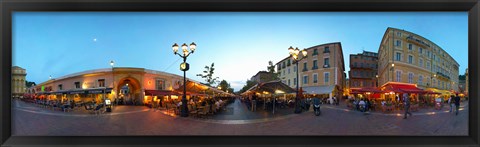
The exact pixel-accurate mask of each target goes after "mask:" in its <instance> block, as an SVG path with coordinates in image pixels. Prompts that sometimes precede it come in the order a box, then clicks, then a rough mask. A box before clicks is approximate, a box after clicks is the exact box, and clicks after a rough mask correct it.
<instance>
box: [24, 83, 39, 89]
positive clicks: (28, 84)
mask: <svg viewBox="0 0 480 147" xmlns="http://www.w3.org/2000/svg"><path fill="white" fill-rule="evenodd" d="M25 85H26V86H27V88H30V87H32V86H33V85H37V84H36V83H35V82H31V81H25Z"/></svg>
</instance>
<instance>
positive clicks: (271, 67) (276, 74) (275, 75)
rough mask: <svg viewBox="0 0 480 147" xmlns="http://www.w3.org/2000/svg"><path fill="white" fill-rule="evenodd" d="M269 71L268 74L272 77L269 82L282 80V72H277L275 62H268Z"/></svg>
mask: <svg viewBox="0 0 480 147" xmlns="http://www.w3.org/2000/svg"><path fill="white" fill-rule="evenodd" d="M267 69H268V72H269V73H270V74H271V75H272V76H271V77H270V78H269V79H268V81H272V80H280V77H279V75H280V71H279V72H275V65H273V62H272V61H268V66H267Z"/></svg>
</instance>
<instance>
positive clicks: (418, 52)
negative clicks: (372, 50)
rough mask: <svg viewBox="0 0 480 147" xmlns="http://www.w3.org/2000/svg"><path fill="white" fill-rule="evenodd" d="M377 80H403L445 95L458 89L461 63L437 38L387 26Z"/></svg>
mask: <svg viewBox="0 0 480 147" xmlns="http://www.w3.org/2000/svg"><path fill="white" fill-rule="evenodd" d="M378 56H379V66H378V74H379V78H378V82H379V85H384V84H385V83H387V82H401V83H412V84H416V85H417V87H419V88H422V89H427V90H432V91H437V92H440V93H443V94H445V95H448V94H451V93H449V92H451V91H458V81H459V79H458V75H459V64H458V63H457V61H455V59H453V58H452V57H451V56H450V55H449V54H448V53H447V52H446V51H445V50H443V49H442V48H441V47H440V46H438V45H437V44H435V43H434V42H432V41H430V40H428V39H426V38H424V37H422V36H420V35H417V34H415V33H412V32H409V31H405V30H400V29H396V28H390V27H389V28H387V30H386V31H385V34H384V36H383V39H382V41H381V43H380V47H379V49H378Z"/></svg>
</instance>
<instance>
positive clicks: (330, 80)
mask: <svg viewBox="0 0 480 147" xmlns="http://www.w3.org/2000/svg"><path fill="white" fill-rule="evenodd" d="M306 51H307V58H305V59H303V60H301V61H299V63H298V65H299V68H298V70H299V79H300V80H299V84H300V85H299V86H300V87H302V89H303V91H305V92H306V93H307V94H308V93H316V94H328V95H329V97H333V96H337V97H338V96H341V95H343V90H344V88H345V80H346V74H345V63H344V58H343V51H342V45H341V43H340V42H333V43H327V44H321V45H317V46H313V47H310V48H307V49H306ZM276 66H277V72H279V73H280V74H279V77H280V79H281V80H282V82H283V83H284V84H287V85H288V86H290V87H292V88H296V86H297V85H296V84H297V78H296V72H297V71H296V66H295V64H293V59H291V58H290V57H286V58H284V59H283V60H281V61H279V62H278V63H277V64H276Z"/></svg>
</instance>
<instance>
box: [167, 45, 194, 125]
mask: <svg viewBox="0 0 480 147" xmlns="http://www.w3.org/2000/svg"><path fill="white" fill-rule="evenodd" d="M196 48H197V45H196V44H195V43H194V42H192V43H191V44H190V51H188V47H187V44H185V43H184V44H183V45H182V52H183V55H181V54H179V53H177V52H178V45H177V43H175V44H173V46H172V49H173V54H175V55H178V56H180V57H181V58H183V63H181V64H180V70H181V71H183V96H182V106H181V113H180V116H181V117H188V107H187V78H186V72H187V70H188V69H189V68H190V66H189V64H188V63H187V57H188V56H189V55H190V54H191V53H193V52H195V49H196Z"/></svg>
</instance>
